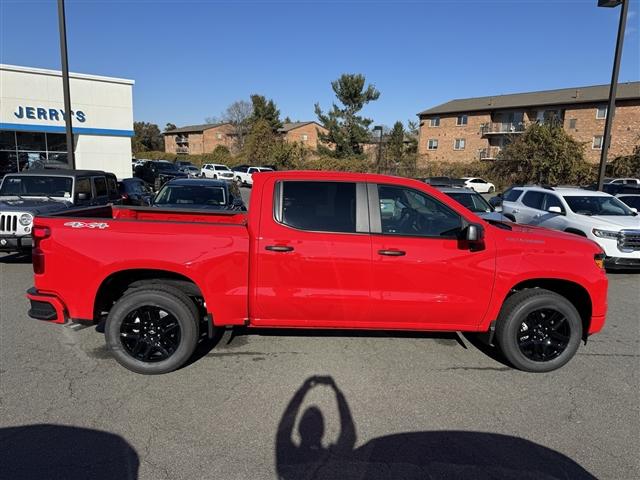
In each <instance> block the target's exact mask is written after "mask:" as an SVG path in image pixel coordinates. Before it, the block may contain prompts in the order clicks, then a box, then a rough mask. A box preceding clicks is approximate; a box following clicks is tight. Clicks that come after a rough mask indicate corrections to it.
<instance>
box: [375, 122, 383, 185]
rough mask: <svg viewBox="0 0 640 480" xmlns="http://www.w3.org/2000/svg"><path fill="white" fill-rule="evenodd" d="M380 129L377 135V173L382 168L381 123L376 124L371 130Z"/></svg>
mask: <svg viewBox="0 0 640 480" xmlns="http://www.w3.org/2000/svg"><path fill="white" fill-rule="evenodd" d="M378 130H379V131H380V136H379V137H378V173H380V170H381V168H382V125H376V126H375V127H373V131H374V132H376V131H378Z"/></svg>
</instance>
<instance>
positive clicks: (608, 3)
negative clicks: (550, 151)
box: [598, 0, 629, 190]
mask: <svg viewBox="0 0 640 480" xmlns="http://www.w3.org/2000/svg"><path fill="white" fill-rule="evenodd" d="M618 5H622V9H621V10H620V23H619V24H618V39H617V41H616V53H615V55H614V59H613V72H612V73H611V86H610V87H609V105H608V106H607V117H606V120H605V123H604V135H603V138H602V152H601V154H600V169H599V171H598V190H602V184H603V182H604V175H605V172H606V169H607V153H608V152H609V145H610V144H611V126H612V124H613V117H614V115H615V110H616V90H617V89H618V72H619V70H620V58H621V57H622V43H623V41H624V29H625V26H626V24H627V10H628V9H629V0H598V7H605V8H614V7H617V6H618Z"/></svg>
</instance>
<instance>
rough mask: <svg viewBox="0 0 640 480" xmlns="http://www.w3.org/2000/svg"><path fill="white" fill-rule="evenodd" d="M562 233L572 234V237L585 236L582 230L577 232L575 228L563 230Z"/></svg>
mask: <svg viewBox="0 0 640 480" xmlns="http://www.w3.org/2000/svg"><path fill="white" fill-rule="evenodd" d="M564 231H565V232H566V233H573V234H574V235H580V236H581V237H586V236H587V234H586V233H584V232H583V231H582V230H579V229H577V228H565V229H564Z"/></svg>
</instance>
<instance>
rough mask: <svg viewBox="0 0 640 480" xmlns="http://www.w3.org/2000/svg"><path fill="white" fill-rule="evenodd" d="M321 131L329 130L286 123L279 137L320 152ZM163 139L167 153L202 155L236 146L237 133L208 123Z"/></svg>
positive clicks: (227, 125)
mask: <svg viewBox="0 0 640 480" xmlns="http://www.w3.org/2000/svg"><path fill="white" fill-rule="evenodd" d="M318 130H320V131H323V132H326V129H325V128H324V127H323V126H322V125H320V124H319V123H316V122H294V123H285V124H284V125H283V126H282V128H281V129H279V130H278V133H279V134H280V135H282V136H283V138H284V139H285V140H286V141H287V142H300V143H302V144H304V145H306V146H307V147H309V148H311V149H313V150H316V149H317V148H318V142H319V140H318ZM163 135H164V151H165V152H168V153H185V154H187V153H188V154H192V155H200V154H203V153H211V152H213V150H214V149H215V148H216V147H217V146H218V145H223V146H225V147H227V148H229V149H232V148H233V147H234V146H235V141H236V136H237V135H236V130H235V128H234V126H233V125H231V124H230V123H213V124H212V123H209V124H203V125H189V126H186V127H180V128H176V129H173V130H167V131H166V132H164V133H163Z"/></svg>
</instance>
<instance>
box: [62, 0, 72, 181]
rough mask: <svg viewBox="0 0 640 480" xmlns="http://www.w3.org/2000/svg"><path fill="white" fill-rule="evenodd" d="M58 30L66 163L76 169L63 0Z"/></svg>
mask: <svg viewBox="0 0 640 480" xmlns="http://www.w3.org/2000/svg"><path fill="white" fill-rule="evenodd" d="M58 30H59V31H60V59H61V61H62V90H63V94H64V125H65V133H66V134H67V161H68V162H69V166H70V167H71V168H72V169H75V168H76V159H75V155H74V152H73V130H72V124H71V94H70V90H69V60H68V58H67V26H66V20H65V14H64V0H58Z"/></svg>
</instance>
